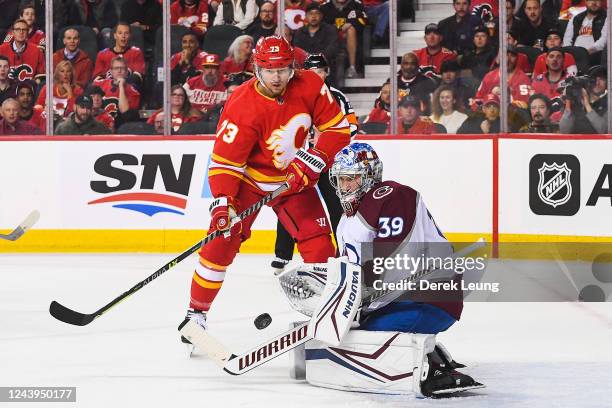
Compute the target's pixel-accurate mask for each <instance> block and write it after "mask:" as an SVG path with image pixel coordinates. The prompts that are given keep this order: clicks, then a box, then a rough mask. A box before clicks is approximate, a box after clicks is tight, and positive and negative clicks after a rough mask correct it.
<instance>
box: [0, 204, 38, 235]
mask: <svg viewBox="0 0 612 408" xmlns="http://www.w3.org/2000/svg"><path fill="white" fill-rule="evenodd" d="M39 218H40V213H39V212H38V210H34V211H32V212H31V213H30V215H28V216H27V217H26V219H25V220H23V221H21V224H19V225H18V226H17V228H15V229H14V230H13V231H11V233H10V234H6V235H4V234H0V239H6V240H7V241H17V240H18V239H19V238H21V236H22V235H23V234H25V232H26V231H27V230H29V229H30V228H32V226H33V225H34V224H36V221H38V219H39Z"/></svg>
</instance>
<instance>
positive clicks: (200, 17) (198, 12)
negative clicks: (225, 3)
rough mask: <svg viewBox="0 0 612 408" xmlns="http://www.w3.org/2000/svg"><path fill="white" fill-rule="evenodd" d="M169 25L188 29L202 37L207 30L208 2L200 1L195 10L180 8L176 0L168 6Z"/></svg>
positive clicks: (192, 8)
mask: <svg viewBox="0 0 612 408" xmlns="http://www.w3.org/2000/svg"><path fill="white" fill-rule="evenodd" d="M170 24H178V25H182V26H184V27H187V28H189V29H190V30H191V31H193V32H194V33H196V34H198V35H204V33H206V29H207V28H208V2H207V1H206V0H201V1H200V5H199V6H198V8H197V9H196V7H195V5H194V6H193V7H189V6H187V7H185V8H184V9H182V8H181V4H180V2H179V1H178V0H177V1H175V2H174V3H172V5H171V6H170Z"/></svg>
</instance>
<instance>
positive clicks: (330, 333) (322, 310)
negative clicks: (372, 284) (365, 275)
mask: <svg viewBox="0 0 612 408" xmlns="http://www.w3.org/2000/svg"><path fill="white" fill-rule="evenodd" d="M361 291H362V282H361V266H359V265H356V264H353V263H350V262H348V259H347V258H346V257H342V258H330V259H329V260H328V262H327V282H326V283H325V288H324V290H323V293H322V295H321V303H320V305H319V306H318V307H317V309H316V310H315V312H314V314H313V315H312V318H311V319H310V324H309V325H308V331H309V333H310V334H311V335H312V337H314V338H315V339H316V340H319V341H323V342H325V343H327V344H329V345H332V346H338V345H340V343H341V342H342V339H343V338H344V336H345V335H346V333H347V332H348V331H349V329H350V328H351V326H352V324H353V321H354V320H355V316H356V315H357V313H358V311H359V308H360V307H361Z"/></svg>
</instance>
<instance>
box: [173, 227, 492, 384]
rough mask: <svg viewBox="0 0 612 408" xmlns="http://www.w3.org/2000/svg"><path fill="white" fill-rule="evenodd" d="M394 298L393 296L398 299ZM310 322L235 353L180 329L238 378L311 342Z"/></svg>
mask: <svg viewBox="0 0 612 408" xmlns="http://www.w3.org/2000/svg"><path fill="white" fill-rule="evenodd" d="M485 245H486V243H485V241H484V239H483V238H480V239H479V240H478V241H476V242H474V243H473V244H471V245H468V246H467V247H465V248H463V249H462V250H460V251H458V252H456V253H454V254H453V255H452V258H461V257H464V256H466V255H468V254H470V253H472V252H474V251H476V250H477V249H479V248H482V247H484V246H485ZM436 271H438V270H437V269H436V270H423V271H420V272H417V273H415V274H413V275H411V276H410V278H408V279H405V280H403V281H404V282H413V281H416V280H418V279H421V278H423V277H424V276H427V275H429V274H431V273H433V272H436ZM389 292H390V291H376V292H374V293H372V294H371V295H370V296H368V297H366V298H364V299H363V301H362V308H363V307H367V306H368V305H371V304H372V303H373V302H375V301H376V300H378V299H380V298H382V297H383V296H386V295H388V294H389ZM397 292H398V293H397V296H400V295H401V294H402V293H404V291H397ZM397 296H396V297H397ZM309 323H310V321H306V322H302V323H300V324H299V325H297V326H295V327H294V328H292V329H289V330H287V331H286V332H284V333H281V334H279V335H277V336H275V337H274V338H272V339H270V340H268V341H266V342H265V343H263V344H260V345H258V346H257V347H254V348H253V349H251V350H249V351H247V352H245V353H242V354H234V353H232V352H230V351H229V350H228V349H227V348H226V347H225V346H224V345H223V344H221V343H220V342H219V341H218V340H216V339H215V338H214V337H212V336H211V335H210V334H209V333H208V332H207V331H206V330H204V329H203V328H202V327H201V326H199V325H198V324H197V323H195V322H194V321H189V322H188V323H187V324H186V325H185V326H183V328H182V329H181V330H180V333H181V334H182V335H183V336H185V338H187V339H188V340H189V341H191V343H192V344H193V345H194V346H196V347H198V348H200V349H201V350H202V351H204V353H206V355H207V356H208V357H209V358H210V359H211V360H213V361H214V362H215V363H216V364H217V365H218V366H219V367H221V368H222V369H223V371H225V372H226V373H228V374H231V375H241V374H244V373H246V372H248V371H251V370H252V369H254V368H256V367H258V366H260V365H262V364H265V363H267V362H268V361H270V360H273V359H275V358H276V357H278V356H280V355H282V354H284V353H286V352H287V351H289V350H292V349H293V348H295V347H297V346H299V345H300V344H303V343H306V342H307V341H309V340H311V339H313V336H312V334H311V333H309V330H308V329H309Z"/></svg>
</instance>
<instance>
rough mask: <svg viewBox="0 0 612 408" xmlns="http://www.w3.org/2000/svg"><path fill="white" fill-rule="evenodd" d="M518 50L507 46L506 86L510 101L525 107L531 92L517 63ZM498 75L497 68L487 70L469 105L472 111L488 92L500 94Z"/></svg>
mask: <svg viewBox="0 0 612 408" xmlns="http://www.w3.org/2000/svg"><path fill="white" fill-rule="evenodd" d="M517 54H518V51H517V50H516V48H515V47H513V46H508V52H507V54H506V55H507V58H508V64H507V69H508V84H507V86H508V88H509V90H510V102H511V103H512V105H514V106H515V107H517V108H522V109H527V101H528V100H529V95H531V93H532V89H531V80H530V79H529V77H528V76H527V74H525V73H524V72H523V71H521V70H520V69H519V68H518V66H517V65H516V63H517ZM499 81H500V75H499V68H496V69H494V70H493V71H491V72H489V73H488V74H487V75H485V77H484V78H483V79H482V82H481V84H480V87H479V88H478V91H477V92H476V96H475V97H474V99H473V100H472V103H471V104H470V107H471V108H472V110H473V111H477V110H478V109H479V108H480V106H481V105H482V103H483V101H484V100H485V98H486V97H487V95H489V94H495V95H499V94H500V83H499Z"/></svg>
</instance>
